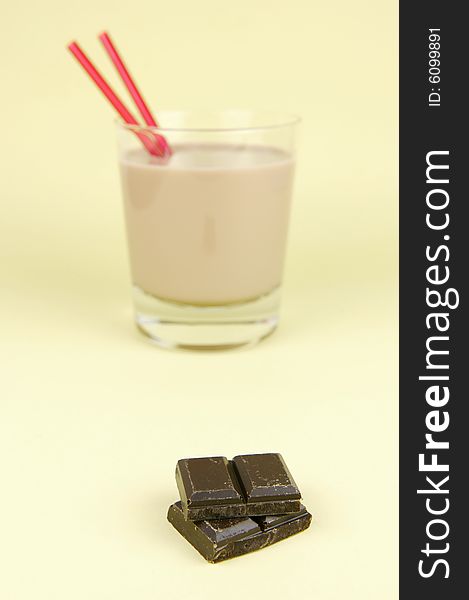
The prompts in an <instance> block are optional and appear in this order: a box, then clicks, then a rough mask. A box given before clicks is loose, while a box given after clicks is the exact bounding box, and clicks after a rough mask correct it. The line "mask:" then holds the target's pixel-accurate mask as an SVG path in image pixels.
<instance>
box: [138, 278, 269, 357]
mask: <svg viewBox="0 0 469 600" xmlns="http://www.w3.org/2000/svg"><path fill="white" fill-rule="evenodd" d="M133 290H134V291H133V298H134V306H135V320H136V323H137V327H138V328H139V329H140V330H141V331H142V332H143V333H144V334H145V335H146V336H148V337H149V338H151V340H153V341H154V342H155V343H156V344H158V345H159V346H162V347H163V348H183V349H188V350H229V349H231V348H239V347H241V346H247V345H253V344H256V343H257V342H260V341H261V340H262V339H264V338H265V337H267V336H268V335H270V334H271V333H272V332H273V331H274V330H275V328H276V327H277V323H278V308H279V304H280V288H279V287H277V288H275V289H274V290H272V291H271V292H270V293H268V294H264V295H262V296H259V297H257V298H255V299H253V300H250V301H247V302H239V303H232V304H223V305H216V306H196V305H191V304H183V303H177V302H169V301H168V300H161V299H159V298H156V297H155V296H152V295H150V294H147V293H145V292H144V291H143V290H141V289H140V288H139V287H137V286H134V288H133Z"/></svg>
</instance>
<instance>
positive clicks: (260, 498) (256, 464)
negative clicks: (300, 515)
mask: <svg viewBox="0 0 469 600" xmlns="http://www.w3.org/2000/svg"><path fill="white" fill-rule="evenodd" d="M233 464H234V466H235V468H236V471H237V473H238V476H239V480H240V482H241V486H242V489H243V491H244V495H245V498H246V502H247V511H246V514H247V515H250V516H255V515H276V514H277V515H278V514H282V513H287V512H288V513H290V512H298V511H299V510H300V499H301V494H300V490H299V489H298V487H297V485H296V483H295V481H294V480H293V477H292V476H291V474H290V471H289V470H288V467H287V465H286V464H285V461H284V460H283V458H282V456H281V455H280V454H245V455H242V456H235V457H234V459H233Z"/></svg>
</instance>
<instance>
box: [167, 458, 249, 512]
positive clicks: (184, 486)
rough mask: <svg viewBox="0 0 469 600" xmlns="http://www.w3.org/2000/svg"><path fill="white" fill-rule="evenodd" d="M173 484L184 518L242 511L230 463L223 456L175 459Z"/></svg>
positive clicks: (241, 503)
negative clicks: (176, 489)
mask: <svg viewBox="0 0 469 600" xmlns="http://www.w3.org/2000/svg"><path fill="white" fill-rule="evenodd" d="M176 483H177V486H178V489H179V494H180V496H181V502H182V506H183V507H184V514H185V517H186V519H191V520H196V519H199V520H200V519H210V518H211V519H217V518H220V517H239V516H244V515H245V514H246V511H245V502H244V497H243V494H242V492H241V488H240V485H239V482H238V479H237V477H236V474H235V473H234V470H233V465H232V464H231V462H229V461H228V460H227V459H226V458H225V457H224V456H215V457H211V458H185V459H182V460H179V461H178V463H177V466H176Z"/></svg>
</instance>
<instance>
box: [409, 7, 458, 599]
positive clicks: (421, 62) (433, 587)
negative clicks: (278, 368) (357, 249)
mask: <svg viewBox="0 0 469 600" xmlns="http://www.w3.org/2000/svg"><path fill="white" fill-rule="evenodd" d="M465 9H466V7H465V4H464V3H463V2H443V1H441V0H440V1H439V2H438V1H435V0H427V1H425V2H423V1H420V0H418V1H415V2H401V5H400V50H399V54H400V91H399V95H400V598H401V599H402V600H407V599H409V600H415V599H420V598H424V599H425V600H433V599H437V598H438V599H439V600H441V599H442V598H444V599H445V600H453V599H454V600H459V599H460V598H463V597H466V596H467V595H468V593H467V590H465V585H464V579H465V578H466V573H467V571H468V570H469V566H468V565H467V564H466V563H467V560H468V559H467V555H468V551H467V546H466V544H467V539H468V538H467V530H468V525H467V524H468V521H469V518H468V517H467V516H466V515H464V514H463V512H464V509H465V508H466V506H467V504H468V501H467V497H466V495H465V488H467V486H465V482H466V477H467V471H468V469H467V465H466V461H467V460H468V459H469V419H467V418H466V417H467V412H468V411H467V404H468V403H469V398H468V392H467V389H466V387H465V384H464V379H465V376H466V374H467V376H468V378H469V352H468V348H469V341H468V335H467V334H468V327H467V321H468V316H469V315H468V314H467V294H466V289H467V279H468V277H469V268H468V266H467V263H468V260H469V230H468V225H469V223H468V219H469V217H467V215H468V214H469V210H468V208H469V194H468V190H467V189H466V188H467V187H468V183H467V182H468V174H469V152H468V150H467V144H466V143H465V139H464V138H466V137H467V136H468V133H469V125H468V123H469V120H468V110H467V105H468V103H467V100H466V98H465V97H466V95H467V91H466V90H467V89H468V88H469V86H468V84H467V78H468V73H469V64H468V56H469V52H468V48H469V42H468V40H469V35H468V29H467V22H466V20H465V18H464V17H463V14H462V13H463V10H464V11H465ZM463 105H464V108H463Z"/></svg>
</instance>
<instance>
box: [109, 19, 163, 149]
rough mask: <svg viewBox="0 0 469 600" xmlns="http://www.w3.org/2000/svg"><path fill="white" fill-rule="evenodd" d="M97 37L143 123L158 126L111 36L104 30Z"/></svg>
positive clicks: (161, 139)
mask: <svg viewBox="0 0 469 600" xmlns="http://www.w3.org/2000/svg"><path fill="white" fill-rule="evenodd" d="M98 37H99V39H100V41H101V43H102V44H103V46H104V48H105V50H106V52H107V53H108V55H109V57H110V59H111V60H112V62H113V64H114V66H115V67H116V69H117V72H118V73H119V75H120V76H121V79H122V81H123V82H124V84H125V86H126V88H127V89H128V90H129V93H130V95H131V96H132V99H133V101H134V102H135V104H136V106H137V108H138V110H139V111H140V114H141V115H142V117H143V120H144V121H145V123H146V124H147V125H150V126H151V127H158V123H157V121H156V119H155V117H154V116H153V115H152V114H151V111H150V109H149V108H148V106H147V104H146V102H145V100H144V99H143V97H142V94H141V93H140V90H139V89H138V87H137V84H136V83H135V81H134V80H133V79H132V76H131V75H130V73H129V70H128V69H127V67H126V65H125V63H124V61H123V60H122V58H121V56H120V55H119V52H118V51H117V49H116V47H115V45H114V43H113V42H112V40H111V38H110V37H109V34H108V33H106V32H105V31H104V32H103V33H102V34H101V35H100V36H98ZM158 137H159V138H160V143H161V145H162V147H163V148H164V151H165V152H166V153H168V154H171V149H170V147H169V145H168V143H167V141H166V140H165V139H164V137H163V136H158Z"/></svg>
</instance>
